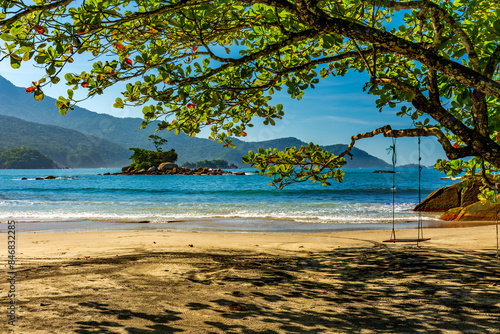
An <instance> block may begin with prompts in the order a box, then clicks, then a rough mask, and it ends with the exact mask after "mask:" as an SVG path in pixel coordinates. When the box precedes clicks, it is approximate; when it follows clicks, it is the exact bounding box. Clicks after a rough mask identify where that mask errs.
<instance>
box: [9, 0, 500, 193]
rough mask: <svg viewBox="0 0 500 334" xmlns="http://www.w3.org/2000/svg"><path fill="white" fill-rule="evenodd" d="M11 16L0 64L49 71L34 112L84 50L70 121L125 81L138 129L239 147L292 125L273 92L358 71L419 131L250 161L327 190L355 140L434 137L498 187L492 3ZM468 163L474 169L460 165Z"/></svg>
mask: <svg viewBox="0 0 500 334" xmlns="http://www.w3.org/2000/svg"><path fill="white" fill-rule="evenodd" d="M131 3H133V4H134V5H133V6H131V5H130V4H131ZM7 4H8V5H6V6H5V7H4V8H3V9H2V11H3V14H4V15H3V17H4V18H3V19H2V20H1V21H0V27H1V29H2V32H3V33H2V35H1V36H0V37H1V38H2V39H3V40H5V41H6V42H7V43H6V46H5V47H2V49H0V52H2V53H3V54H4V58H3V59H8V60H9V61H10V63H11V65H12V67H14V68H18V67H19V66H21V63H22V61H23V60H29V59H34V61H35V62H36V63H37V64H38V65H41V66H44V67H45V68H46V76H45V77H43V78H41V79H40V80H38V81H34V83H33V85H31V86H30V87H26V92H28V93H31V94H33V96H34V98H35V100H41V99H42V98H43V96H44V95H43V89H44V87H45V86H46V85H47V84H49V83H57V82H59V81H60V80H61V77H60V73H61V72H60V70H61V68H62V67H64V66H65V64H66V63H68V62H74V61H77V60H78V59H81V58H80V55H81V54H83V53H86V52H90V53H91V54H92V55H93V56H94V57H97V58H96V59H95V61H94V63H93V66H92V68H88V69H86V70H84V71H82V72H80V73H72V74H70V73H68V74H66V75H65V76H64V79H65V81H66V83H67V84H69V85H70V87H71V88H70V89H69V90H68V92H67V94H66V95H65V96H61V97H60V98H59V99H58V101H57V106H58V108H59V110H60V112H61V113H62V114H65V113H67V112H68V111H69V110H71V108H73V106H74V105H75V104H76V103H77V102H78V101H79V99H80V98H76V97H75V95H74V91H76V90H77V89H80V90H84V91H85V93H86V95H87V96H88V97H92V96H93V95H95V94H102V93H104V92H105V90H106V89H107V88H108V87H111V86H113V85H115V84H116V83H118V82H123V81H127V80H128V81H129V83H128V84H127V86H126V91H125V92H124V94H123V97H119V98H117V99H116V103H115V107H118V108H123V107H125V106H128V105H134V106H137V105H143V112H144V118H145V120H144V122H143V127H146V126H147V125H148V124H149V123H150V122H152V121H154V120H157V119H160V122H159V123H158V127H159V128H160V129H167V130H171V131H174V132H175V133H180V132H184V133H186V134H187V135H190V136H194V135H196V134H198V133H200V131H201V130H202V129H203V128H204V127H209V128H210V130H211V135H210V138H211V139H213V140H215V141H217V142H219V143H220V144H222V145H224V146H231V147H232V146H233V145H234V143H233V140H232V138H231V137H233V136H236V137H245V136H246V135H247V134H246V129H247V128H248V127H251V126H252V125H253V123H252V122H253V121H254V120H255V119H259V118H260V119H261V120H262V121H263V122H264V124H269V125H274V124H275V120H276V119H280V118H282V117H283V116H284V110H283V107H282V106H281V105H280V104H276V105H272V104H271V103H270V102H271V98H272V95H273V94H274V93H275V92H277V91H281V90H283V92H286V93H287V94H288V95H289V96H290V97H291V98H292V99H301V98H302V96H304V94H305V93H306V91H307V89H312V88H314V87H315V85H317V84H318V83H319V82H320V81H321V80H325V79H327V78H328V77H331V76H344V75H345V74H347V73H348V72H352V71H357V72H363V73H365V74H366V75H367V82H366V85H365V89H366V92H367V94H373V95H376V96H378V100H377V102H376V107H377V108H379V109H380V111H382V110H390V111H392V112H394V113H395V114H397V115H399V116H402V117H410V118H411V119H412V120H413V124H414V126H412V127H409V128H403V129H392V127H391V126H390V125H387V126H384V127H381V128H378V129H373V131H371V132H367V133H363V134H358V135H355V136H353V137H352V142H351V144H350V145H349V147H348V148H347V149H346V150H345V151H343V152H340V153H338V154H332V153H331V152H328V151H325V150H323V148H322V147H320V146H318V145H314V144H312V143H311V144H309V145H304V146H302V147H290V148H288V149H285V150H277V149H267V150H265V149H259V150H256V151H255V152H249V154H248V155H247V156H246V158H245V160H244V161H245V162H246V163H250V164H252V165H254V166H255V167H257V168H258V169H260V170H261V172H262V173H266V175H268V176H270V177H273V181H274V183H275V184H276V185H277V186H279V187H282V186H283V185H284V184H287V183H290V182H303V181H306V180H312V181H315V182H321V183H322V184H323V185H328V184H329V182H328V180H329V179H335V180H338V181H341V180H342V178H343V175H344V174H343V172H342V171H341V170H340V169H339V168H340V167H342V166H343V165H344V164H345V159H344V158H345V157H346V156H349V155H350V154H351V148H352V146H353V145H354V144H355V142H356V141H357V140H360V139H363V138H369V137H373V136H376V135H379V134H382V135H384V136H387V137H417V136H419V137H420V136H434V137H436V138H437V140H438V141H439V143H440V144H441V145H442V147H443V149H444V150H445V152H446V155H447V157H448V159H450V160H451V161H447V160H442V161H439V162H438V163H437V165H436V168H438V169H440V170H442V171H445V172H447V173H450V174H457V173H460V172H463V171H467V172H468V173H469V174H471V175H475V174H476V172H477V171H478V170H482V174H483V176H484V177H483V181H484V182H485V184H486V185H487V186H489V187H491V188H494V187H495V184H496V183H497V180H498V178H499V177H498V176H497V175H496V174H495V173H494V172H496V171H497V169H498V168H499V167H500V145H499V144H498V141H499V140H500V135H499V130H500V122H498V121H497V119H498V113H499V111H500V105H499V102H498V99H499V98H500V83H499V76H498V75H499V62H500V45H499V43H498V40H499V36H500V15H499V11H500V7H499V6H500V5H499V4H498V3H497V2H492V1H487V0H474V1H465V0H455V1H405V2H399V1H356V2H352V1H348V0H343V1H329V0H327V1H321V2H318V1H312V2H293V3H292V2H287V1H269V0H260V1H258V2H247V1H239V0H232V1H198V0H193V1H167V2H165V1H157V0H153V1H148V2H142V1H132V2H130V1H122V0H111V1H105V2H95V1H87V2H83V3H79V2H78V3H77V2H74V1H71V0H61V1H56V2H40V4H39V6H37V7H33V6H30V5H29V4H25V3H24V2H23V1H20V2H7ZM71 6H75V7H72V8H71V9H70V7H71ZM35 16H36V18H37V19H36V21H35V20H34V17H35ZM394 22H398V24H394ZM221 51H222V52H221ZM104 55H106V56H108V57H106V61H104V57H102V58H101V56H104ZM133 80H135V81H133ZM468 157H473V159H470V160H469V161H468V162H464V161H462V160H460V159H463V158H468ZM295 166H299V167H300V169H296V168H294V167H295ZM492 191H493V190H492ZM491 194H492V193H491V192H490V195H491Z"/></svg>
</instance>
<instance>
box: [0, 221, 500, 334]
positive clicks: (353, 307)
mask: <svg viewBox="0 0 500 334" xmlns="http://www.w3.org/2000/svg"><path fill="white" fill-rule="evenodd" d="M389 236H390V231H380V230H378V231H355V232H352V231H351V232H335V233H317V234H313V233H311V234H294V233H276V234H263V233H260V234H259V233H205V232H203V233H195V232H164V231H124V232H119V231H118V232H117V231H114V232H81V233H73V232H71V233H20V234H17V236H16V242H17V253H16V257H17V260H16V261H17V262H16V275H15V276H16V283H15V290H16V316H17V320H16V326H15V327H13V326H10V325H8V323H7V320H8V317H7V305H8V302H9V299H8V298H7V297H6V295H7V293H6V291H8V289H9V282H8V281H7V276H8V273H7V271H8V267H7V261H6V256H3V257H2V262H1V265H2V268H3V269H2V279H1V281H0V283H1V284H0V288H1V291H2V298H1V310H2V311H1V312H3V313H4V315H2V317H1V319H2V320H1V321H0V332H1V333H6V332H13V333H500V318H499V317H500V316H499V315H500V260H499V259H497V258H496V257H495V255H496V234H495V226H494V225H490V226H478V227H463V228H432V229H427V230H426V231H425V236H426V237H429V238H431V240H430V241H427V242H425V243H420V245H419V246H420V247H417V246H416V245H415V244H413V243H410V244H402V243H401V244H399V243H398V244H387V243H383V242H382V241H383V240H385V239H388V238H389ZM397 236H398V238H414V237H415V236H416V230H401V231H398V235H397ZM2 239H3V240H2V242H1V245H4V246H2V248H4V249H6V246H5V245H6V240H7V237H6V235H5V234H4V235H3V236H2Z"/></svg>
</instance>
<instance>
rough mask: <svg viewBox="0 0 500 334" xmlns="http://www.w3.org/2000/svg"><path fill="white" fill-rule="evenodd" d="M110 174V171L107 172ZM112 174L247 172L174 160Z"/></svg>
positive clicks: (125, 169)
mask: <svg viewBox="0 0 500 334" xmlns="http://www.w3.org/2000/svg"><path fill="white" fill-rule="evenodd" d="M106 174H107V175H110V173H106ZM106 174H105V175H106ZM112 175H245V172H236V173H233V172H229V171H225V170H221V169H220V168H217V169H212V168H208V167H198V168H195V169H189V168H187V167H179V166H178V165H177V164H175V163H172V162H163V163H161V164H160V165H159V166H158V167H156V166H153V167H150V168H148V169H145V168H143V169H139V170H138V169H136V168H135V167H134V166H125V167H123V168H122V171H121V172H118V173H113V174H112Z"/></svg>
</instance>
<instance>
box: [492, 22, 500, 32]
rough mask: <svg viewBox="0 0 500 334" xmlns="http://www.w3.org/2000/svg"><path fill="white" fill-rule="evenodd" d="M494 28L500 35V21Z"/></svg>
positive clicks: (494, 24)
mask: <svg viewBox="0 0 500 334" xmlns="http://www.w3.org/2000/svg"><path fill="white" fill-rule="evenodd" d="M493 28H495V30H496V31H497V32H498V33H499V34H500V20H496V21H495V22H493Z"/></svg>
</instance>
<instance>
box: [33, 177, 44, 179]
mask: <svg viewBox="0 0 500 334" xmlns="http://www.w3.org/2000/svg"><path fill="white" fill-rule="evenodd" d="M35 180H45V179H44V178H43V177H36V178H35Z"/></svg>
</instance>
